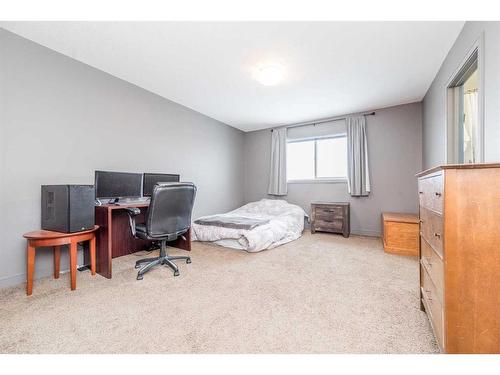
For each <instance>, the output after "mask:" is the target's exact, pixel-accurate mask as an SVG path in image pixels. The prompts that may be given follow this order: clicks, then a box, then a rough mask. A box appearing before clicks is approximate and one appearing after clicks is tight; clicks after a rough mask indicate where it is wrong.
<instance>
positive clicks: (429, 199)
mask: <svg viewBox="0 0 500 375" xmlns="http://www.w3.org/2000/svg"><path fill="white" fill-rule="evenodd" d="M443 193H444V176H443V174H442V173H439V174H436V175H433V176H431V177H424V178H420V179H419V180H418V196H419V201H420V206H422V207H425V208H427V209H429V210H432V211H435V212H438V213H441V214H442V213H443Z"/></svg>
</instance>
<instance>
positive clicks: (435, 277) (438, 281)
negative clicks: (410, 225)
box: [420, 238, 444, 304]
mask: <svg viewBox="0 0 500 375" xmlns="http://www.w3.org/2000/svg"><path fill="white" fill-rule="evenodd" d="M420 251H421V258H420V263H421V264H422V266H423V267H424V269H425V270H426V271H427V274H428V275H429V277H430V278H431V280H432V282H433V284H434V286H435V287H436V293H437V296H438V298H439V301H440V302H441V304H442V303H443V298H444V264H443V261H442V259H441V258H440V257H439V255H438V253H436V251H434V249H433V248H432V247H431V246H430V245H429V244H428V243H427V241H426V240H425V239H424V238H421V240H420Z"/></svg>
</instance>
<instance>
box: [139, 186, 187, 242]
mask: <svg viewBox="0 0 500 375" xmlns="http://www.w3.org/2000/svg"><path fill="white" fill-rule="evenodd" d="M195 196H196V186H195V185H194V184H192V183H191V182H173V183H160V184H157V185H156V186H155V187H154V189H153V194H152V195H151V202H150V204H149V209H148V212H147V218H146V230H147V232H148V235H149V236H150V237H166V236H172V235H176V234H182V233H184V232H186V231H187V230H188V229H189V227H190V226H191V213H192V212H193V205H194V198H195Z"/></svg>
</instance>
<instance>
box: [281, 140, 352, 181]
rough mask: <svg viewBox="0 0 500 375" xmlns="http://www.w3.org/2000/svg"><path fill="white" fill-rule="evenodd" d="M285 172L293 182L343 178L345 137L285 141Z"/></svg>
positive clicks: (345, 159)
mask: <svg viewBox="0 0 500 375" xmlns="http://www.w3.org/2000/svg"><path fill="white" fill-rule="evenodd" d="M286 173H287V180H288V181H292V182H293V181H311V180H318V181H333V180H345V179H346V177H347V138H346V136H345V135H342V136H335V137H328V138H316V139H305V140H293V141H288V143H287V160H286Z"/></svg>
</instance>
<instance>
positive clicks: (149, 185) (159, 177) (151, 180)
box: [142, 173, 180, 197]
mask: <svg viewBox="0 0 500 375" xmlns="http://www.w3.org/2000/svg"><path fill="white" fill-rule="evenodd" d="M179 180H180V176H179V175H178V174H165V173H144V180H143V184H144V185H143V188H142V194H143V195H144V196H145V197H150V196H151V195H152V194H153V189H154V187H155V185H156V184H158V183H161V182H179Z"/></svg>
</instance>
